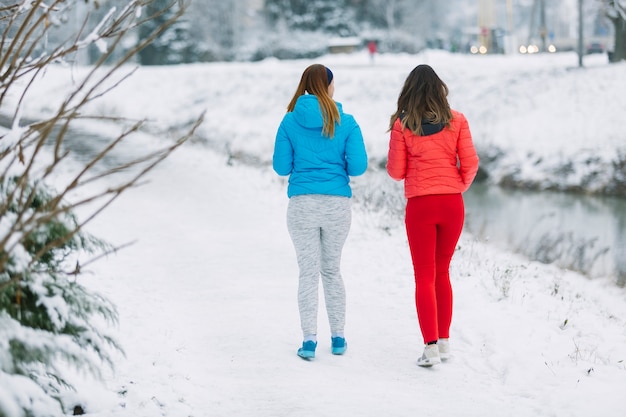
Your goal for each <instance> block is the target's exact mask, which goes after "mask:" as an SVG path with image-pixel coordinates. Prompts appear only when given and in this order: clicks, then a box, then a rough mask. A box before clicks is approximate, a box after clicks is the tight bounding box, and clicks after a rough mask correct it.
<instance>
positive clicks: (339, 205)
mask: <svg viewBox="0 0 626 417" xmlns="http://www.w3.org/2000/svg"><path fill="white" fill-rule="evenodd" d="M334 91H335V83H334V80H333V73H332V72H331V71H330V69H328V68H326V67H325V66H324V65H320V64H314V65H311V66H309V67H308V68H307V69H306V70H304V73H303V74H302V78H301V79H300V84H299V85H298V88H297V89H296V93H295V94H294V96H293V98H292V99H291V102H290V103H289V105H288V106H287V114H286V115H285V116H284V118H283V120H282V122H281V123H280V126H279V128H278V132H277V134H276V143H275V146H274V156H273V165H274V170H275V171H276V173H277V174H278V175H289V186H288V188H287V195H288V196H289V205H288V209H287V228H288V229H289V235H290V236H291V239H292V241H293V245H294V247H295V250H296V257H297V259H298V267H299V269H300V275H299V282H298V307H299V310H300V323H301V326H302V333H303V336H304V337H303V339H304V341H303V343H302V347H301V348H300V349H298V356H300V357H301V358H304V359H313V358H314V357H315V348H316V347H317V308H318V287H319V278H320V276H321V277H322V286H323V288H324V299H325V301H326V311H327V313H328V321H329V324H330V330H331V352H332V353H333V354H335V355H342V354H343V353H344V352H345V351H346V348H347V344H346V339H345V336H344V325H345V311H346V293H345V287H344V284H343V279H342V277H341V271H340V263H341V252H342V250H343V245H344V243H345V241H346V238H347V236H348V232H349V230H350V223H351V219H352V212H351V206H350V197H352V190H351V188H350V176H357V175H361V174H363V173H364V172H365V170H366V169H367V153H366V151H365V145H364V143H363V135H362V134H361V129H360V127H359V125H358V124H357V123H356V121H355V120H354V117H352V116H351V115H349V114H345V113H343V110H342V107H341V104H340V103H337V102H335V101H334V100H333V99H332V97H333V93H334Z"/></svg>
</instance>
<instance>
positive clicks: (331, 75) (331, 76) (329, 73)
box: [325, 67, 333, 85]
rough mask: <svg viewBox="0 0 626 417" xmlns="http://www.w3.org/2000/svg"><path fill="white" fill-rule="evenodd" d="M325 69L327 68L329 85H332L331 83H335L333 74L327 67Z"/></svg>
mask: <svg viewBox="0 0 626 417" xmlns="http://www.w3.org/2000/svg"><path fill="white" fill-rule="evenodd" d="M325 68H326V76H328V85H330V83H332V82H333V72H332V71H331V70H330V69H328V67H325Z"/></svg>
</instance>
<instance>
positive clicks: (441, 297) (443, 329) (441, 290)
mask: <svg viewBox="0 0 626 417" xmlns="http://www.w3.org/2000/svg"><path fill="white" fill-rule="evenodd" d="M441 197H443V198H442V201H441V207H440V215H441V217H440V223H439V226H438V228H437V249H436V257H435V259H436V267H437V269H436V271H437V273H436V279H435V290H436V293H437V320H438V331H439V338H442V339H447V338H448V337H449V336H450V323H451V322H452V299H453V297H452V285H451V284H450V261H451V260H452V256H453V255H454V250H455V249H456V244H457V242H458V241H459V237H460V236H461V231H462V230H463V221H464V218H465V210H464V206H463V197H462V196H461V194H451V195H446V196H441Z"/></svg>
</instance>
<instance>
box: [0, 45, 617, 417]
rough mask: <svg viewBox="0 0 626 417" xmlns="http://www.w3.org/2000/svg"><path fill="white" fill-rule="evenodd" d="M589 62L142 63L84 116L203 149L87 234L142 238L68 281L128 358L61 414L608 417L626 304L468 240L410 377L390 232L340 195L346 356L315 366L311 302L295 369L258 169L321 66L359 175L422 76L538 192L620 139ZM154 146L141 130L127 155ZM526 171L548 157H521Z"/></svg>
mask: <svg viewBox="0 0 626 417" xmlns="http://www.w3.org/2000/svg"><path fill="white" fill-rule="evenodd" d="M586 59H587V60H588V61H586V65H587V67H586V68H585V69H577V68H575V65H576V57H575V55H573V54H565V55H542V56H528V57H522V56H515V57H475V56H462V55H449V54H445V53H441V52H433V51H429V52H426V53H424V54H422V55H418V56H406V55H402V56H379V57H378V58H377V61H376V63H375V65H369V62H368V57H367V55H365V54H356V55H349V56H344V55H339V56H326V57H322V58H320V59H317V60H315V61H288V62H279V61H274V60H269V61H263V62H259V63H232V64H225V63H221V64H206V65H190V66H180V67H172V68H162V67H155V68H140V69H139V70H138V72H137V73H136V74H134V75H133V76H132V77H131V78H130V79H128V80H127V81H126V82H125V83H124V84H123V85H122V87H120V88H118V89H116V90H114V91H112V92H111V93H110V94H108V95H107V96H105V97H104V98H103V99H102V100H100V101H99V102H98V103H97V104H96V105H94V106H93V107H92V109H91V110H92V111H93V112H94V113H98V114H103V115H109V116H111V115H117V116H125V117H131V118H144V117H148V118H151V119H154V120H157V121H158V122H159V124H161V125H162V126H181V125H184V124H185V123H187V122H189V121H190V120H192V119H194V118H195V117H197V115H199V114H200V113H201V112H202V111H204V110H206V111H207V115H206V121H205V123H204V125H203V127H202V129H201V131H200V132H199V134H200V136H201V138H199V139H198V140H196V141H194V142H193V143H189V144H187V145H185V146H184V147H183V148H181V149H179V150H178V151H176V153H174V154H173V155H172V156H171V158H169V159H168V160H166V161H165V162H164V163H163V164H162V165H161V166H159V167H158V168H157V169H156V170H155V171H154V172H153V173H152V174H151V175H150V182H149V183H148V184H146V185H144V186H142V187H140V188H138V189H135V190H131V191H129V192H128V193H127V194H126V195H123V196H122V197H121V198H120V200H118V201H117V202H116V203H115V204H114V205H113V206H111V207H110V208H109V209H108V210H107V211H105V212H104V214H103V215H102V216H101V217H99V218H98V220H97V221H96V222H95V223H93V224H91V227H90V228H89V231H90V232H91V233H93V234H94V235H96V236H98V237H101V238H103V239H106V240H108V241H110V242H111V243H114V244H123V243H125V242H129V241H133V240H135V239H137V240H138V241H137V243H136V244H134V245H133V246H130V247H129V248H127V249H124V250H123V251H121V252H120V253H119V254H117V255H115V256H110V257H109V258H107V259H106V260H102V261H100V262H99V263H97V264H95V265H93V266H92V267H91V268H90V271H87V272H88V273H86V274H85V275H84V276H83V278H82V280H83V281H82V282H83V283H85V284H86V285H87V286H89V287H90V288H92V289H94V290H95V291H98V292H100V293H102V294H103V295H105V296H106V297H108V298H109V299H111V300H112V301H113V302H114V303H115V304H116V305H117V307H118V309H119V313H120V324H119V328H118V329H115V331H114V333H115V335H116V337H117V338H118V340H119V342H120V343H121V345H122V346H123V348H124V349H125V351H126V356H121V355H120V356H119V357H118V359H117V363H116V369H115V372H111V373H107V374H106V376H105V381H104V386H100V385H98V384H95V383H93V384H92V383H87V382H85V383H84V384H82V385H80V386H78V388H79V392H78V393H76V394H72V396H70V397H68V398H69V399H71V400H73V401H75V402H76V403H80V404H83V406H84V407H85V409H86V411H87V413H88V415H90V416H93V417H144V416H145V417H155V416H164V417H188V416H193V417H204V416H207V417H209V416H228V417H244V416H245V417H249V416H255V417H276V416H298V417H300V416H302V417H308V416H316V417H317V416H328V415H344V416H360V417H370V416H371V417H379V416H381V415H384V416H415V415H425V416H435V415H439V416H511V417H516V416H519V417H526V416H533V417H544V416H545V417H570V416H575V417H579V416H580V417H583V416H591V415H601V416H603V417H613V416H615V417H617V416H622V415H623V413H624V410H625V405H624V400H623V397H622V395H623V392H624V390H625V389H626V363H625V362H624V360H625V359H626V291H625V290H623V289H619V288H616V287H615V286H614V284H613V282H612V281H611V280H610V279H609V278H607V279H597V280H594V281H589V280H587V279H586V278H584V277H582V276H580V275H577V274H574V273H571V272H567V271H563V270H560V269H558V268H555V267H553V266H549V265H543V264H538V263H534V262H530V261H528V260H526V259H524V258H521V257H519V256H516V255H513V254H511V253H507V252H504V251H502V250H501V249H500V248H497V247H494V246H490V245H486V244H484V243H482V242H480V241H478V240H477V239H475V238H473V237H472V236H471V235H469V234H467V233H465V234H464V235H463V236H462V238H461V241H460V242H459V247H458V251H457V253H456V255H455V258H454V259H453V264H452V271H451V272H452V280H453V288H454V291H455V312H454V317H453V324H452V329H451V344H452V349H453V357H452V359H451V360H450V361H449V362H447V363H445V364H442V365H440V366H437V367H435V368H432V369H423V368H419V367H417V366H416V365H415V360H416V359H417V357H418V356H419V355H420V354H421V352H422V345H421V335H420V331H419V327H418V324H417V318H416V314H415V307H414V284H413V276H412V267H411V260H410V255H409V252H408V247H407V242H406V237H405V233H404V229H403V224H402V219H401V218H389V217H385V216H387V214H385V213H386V212H385V211H371V210H367V209H366V208H365V207H364V206H363V205H361V204H358V203H356V201H357V199H355V204H354V216H353V226H352V231H351V234H350V236H349V238H348V241H347V243H346V246H345V251H344V258H343V275H344V278H345V281H346V287H347V297H348V299H347V325H346V337H347V340H348V343H349V349H348V351H347V353H346V355H345V356H341V357H337V356H333V355H331V354H330V346H329V344H330V334H329V331H328V327H327V325H326V318H325V317H326V316H325V312H324V310H323V303H322V304H321V305H320V307H321V309H320V315H319V323H320V334H319V335H318V339H319V344H318V354H317V358H316V359H315V360H314V361H312V362H305V361H302V360H301V359H299V358H298V357H297V356H296V354H295V352H296V349H297V348H298V347H299V345H300V343H301V340H300V338H301V334H300V328H299V319H298V311H297V300H296V287H297V273H298V271H297V264H296V260H295V254H294V251H293V248H292V245H291V241H290V239H289V236H288V233H287V230H286V222H285V212H286V207H287V196H286V183H285V180H284V179H281V178H279V177H277V176H276V175H275V174H274V173H273V171H272V170H271V167H269V166H268V164H267V163H268V162H269V161H270V159H271V153H272V148H273V141H274V134H275V131H276V128H277V126H278V123H279V122H280V119H281V118H282V115H283V114H284V111H285V107H286V105H287V103H288V101H289V99H290V98H291V95H292V94H293V91H294V90H295V87H296V84H297V82H298V80H299V77H300V74H301V72H302V70H303V69H304V68H305V67H306V66H307V65H309V64H310V63H313V62H320V63H323V64H326V65H328V66H329V67H330V68H331V69H332V70H333V71H334V73H335V77H336V78H335V80H336V81H335V83H336V95H335V98H336V99H337V100H338V101H340V102H342V103H343V106H344V110H345V111H346V112H348V113H352V114H353V115H354V116H355V117H356V119H357V121H358V122H359V123H360V124H361V126H362V129H363V132H364V136H365V140H366V144H367V147H368V152H369V154H370V157H371V165H372V169H375V168H376V165H377V164H378V163H379V162H380V161H381V160H382V159H383V158H384V156H385V154H386V146H387V141H388V133H387V132H386V130H387V123H388V118H389V115H390V114H391V113H392V112H393V110H394V105H395V100H396V98H397V94H398V93H399V91H400V88H401V85H402V82H403V81H404V78H405V77H406V75H407V74H408V72H409V71H410V70H411V69H412V68H413V67H414V66H415V65H417V64H419V63H428V64H430V65H432V66H433V67H434V68H435V70H436V71H438V73H439V74H440V75H441V77H442V78H443V79H444V81H446V82H447V83H448V85H449V87H450V88H451V102H452V104H453V107H455V108H457V109H458V110H460V111H462V112H464V113H465V114H466V115H467V117H468V119H469V122H470V127H471V128H472V132H473V134H474V137H475V142H476V145H477V146H478V147H479V148H482V149H487V148H495V147H497V148H498V149H502V150H503V151H504V155H505V156H503V157H502V158H501V160H502V161H505V160H506V161H509V163H510V164H517V167H518V168H519V172H522V173H523V175H527V176H529V178H530V177H533V178H535V177H537V178H546V179H549V178H548V177H546V176H547V174H546V172H547V171H546V170H547V169H548V168H549V167H551V166H553V165H554V164H557V163H560V162H559V161H562V160H574V161H576V160H577V159H576V158H578V157H580V156H581V155H587V153H589V154H593V155H595V156H596V157H597V159H598V160H600V161H601V162H602V163H604V164H606V165H607V166H609V165H610V161H611V157H612V156H613V155H615V153H617V152H619V150H620V146H622V147H623V146H624V143H625V142H626V141H625V140H624V133H623V127H622V126H621V124H622V123H623V114H624V111H626V96H624V94H623V92H624V91H626V89H625V88H624V87H625V83H626V77H624V75H626V71H625V70H626V66H625V65H623V64H620V65H610V66H609V65H608V64H607V63H606V57H605V56H604V57H602V56H590V57H587V58H586ZM71 75H72V77H73V78H72V77H70V71H69V69H64V68H50V70H49V71H48V73H47V74H46V75H45V77H44V79H43V80H42V81H43V82H40V83H38V84H37V85H35V87H34V90H33V94H32V95H31V96H30V97H29V98H28V100H27V102H26V103H25V109H24V110H25V112H24V115H25V117H37V116H38V115H41V114H42V113H43V114H45V113H46V112H47V111H48V110H49V109H51V108H53V106H54V103H55V100H57V99H59V98H63V96H64V94H66V91H67V88H68V85H70V84H71V82H72V81H71V80H72V79H74V81H75V80H76V79H80V75H81V70H80V69H73V71H72V74H71ZM83 128H85V129H92V130H94V131H96V130H97V131H100V132H101V133H103V132H109V129H110V130H111V131H114V130H115V129H112V128H111V127H107V128H103V127H102V125H99V124H93V125H85V126H83ZM167 141H168V139H167V138H162V137H158V138H157V137H153V138H146V137H145V136H141V137H139V136H138V137H137V144H136V146H135V148H141V147H146V146H157V145H159V144H162V143H163V142H167ZM622 149H623V148H622ZM126 151H127V152H129V153H132V152H134V151H133V148H132V147H131V148H128V149H126ZM529 154H532V158H530V157H529ZM529 158H530V159H529ZM533 158H535V159H536V158H541V160H542V161H543V162H542V163H535V164H531V163H529V161H531V159H533ZM250 161H252V162H254V164H250V163H249V162H250ZM575 166H578V165H575ZM582 166H583V165H581V167H582ZM501 169H502V170H504V167H502V168H501ZM370 175H373V174H372V173H366V174H365V175H364V176H363V177H360V178H359V179H358V180H357V181H359V182H361V183H367V181H368V178H369V176H370ZM494 175H501V174H494ZM520 175H522V174H520ZM572 178H573V177H572ZM572 180H573V179H572ZM389 181H390V182H391V180H389ZM399 192H401V191H399ZM4 388H5V387H3V389H4ZM9 393H10V390H9Z"/></svg>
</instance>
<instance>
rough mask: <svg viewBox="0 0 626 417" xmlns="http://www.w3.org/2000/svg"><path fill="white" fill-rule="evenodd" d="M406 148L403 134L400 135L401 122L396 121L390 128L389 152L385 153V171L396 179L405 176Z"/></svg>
mask: <svg viewBox="0 0 626 417" xmlns="http://www.w3.org/2000/svg"><path fill="white" fill-rule="evenodd" d="M406 169H407V150H406V143H405V142H404V136H403V135H402V124H401V123H400V122H399V121H396V122H395V123H394V124H393V128H392V129H391V138H390V140H389V153H388V154H387V173H388V174H389V176H390V177H391V178H393V179H394V180H396V181H400V180H403V179H404V178H406Z"/></svg>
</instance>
